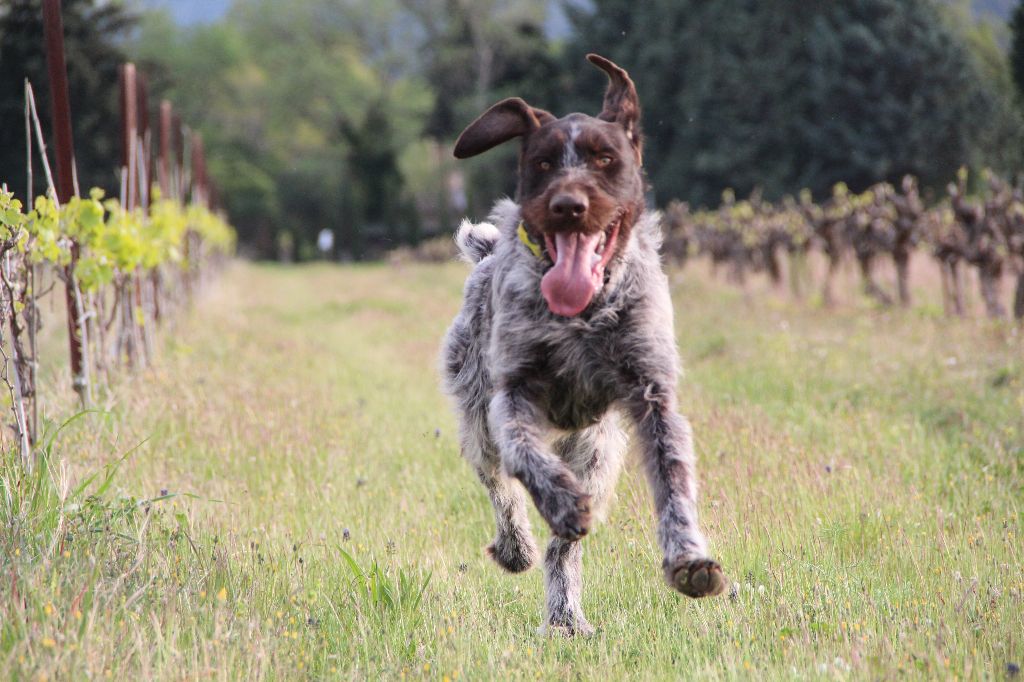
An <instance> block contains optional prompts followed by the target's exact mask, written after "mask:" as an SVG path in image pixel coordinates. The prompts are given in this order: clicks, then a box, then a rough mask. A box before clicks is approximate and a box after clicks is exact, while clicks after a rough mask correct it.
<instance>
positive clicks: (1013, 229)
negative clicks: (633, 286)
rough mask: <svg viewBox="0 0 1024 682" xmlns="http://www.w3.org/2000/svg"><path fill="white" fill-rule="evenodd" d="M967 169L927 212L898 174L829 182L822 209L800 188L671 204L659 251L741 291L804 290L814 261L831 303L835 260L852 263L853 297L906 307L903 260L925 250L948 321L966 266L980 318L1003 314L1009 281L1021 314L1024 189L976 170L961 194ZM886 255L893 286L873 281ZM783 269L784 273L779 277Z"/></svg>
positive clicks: (913, 185)
mask: <svg viewBox="0 0 1024 682" xmlns="http://www.w3.org/2000/svg"><path fill="white" fill-rule="evenodd" d="M968 179H969V178H968V171H967V170H966V169H961V171H960V172H959V173H958V174H957V179H956V182H953V183H950V184H949V186H948V188H947V193H948V199H947V200H946V201H944V202H942V203H939V204H936V205H934V206H931V207H928V206H926V205H925V202H924V201H923V200H922V197H921V193H920V190H919V188H918V183H917V180H916V179H915V178H913V177H911V176H906V177H904V178H903V181H902V183H901V184H900V187H899V189H896V188H895V187H893V186H892V185H891V184H889V183H879V184H876V185H873V186H871V187H869V188H868V189H867V190H866V191H864V192H863V193H860V194H857V193H854V192H851V191H850V190H849V189H848V188H847V186H846V185H844V184H838V185H836V186H835V188H834V189H833V192H832V196H831V197H830V198H829V199H828V200H827V201H825V202H823V203H816V202H814V201H813V200H812V198H811V196H810V193H809V192H806V191H805V192H802V193H801V194H800V196H799V199H793V198H792V197H787V198H785V199H784V200H783V201H782V202H780V203H779V204H771V203H769V202H767V201H764V200H763V199H762V198H761V197H760V196H758V195H756V194H755V195H754V196H751V197H749V198H748V199H746V200H739V201H738V200H737V199H736V197H735V195H734V194H733V192H732V191H731V190H727V191H726V192H725V193H724V194H723V197H722V205H721V207H720V208H718V209H717V210H713V211H706V210H705V211H696V212H691V211H690V209H689V207H688V206H687V205H686V204H684V203H681V202H673V203H671V204H670V205H669V206H668V207H667V209H666V230H667V232H668V237H667V240H666V247H665V248H666V251H667V252H668V254H669V255H670V256H671V257H672V258H673V260H674V261H675V262H677V263H680V264H685V263H686V261H687V260H688V259H689V258H691V257H693V256H706V257H707V258H709V259H710V261H711V262H712V263H713V264H714V266H716V267H718V266H724V267H726V268H728V273H729V277H730V279H731V280H732V281H734V282H736V283H738V284H740V285H743V284H744V282H745V279H746V277H747V274H748V273H750V272H760V273H765V274H766V275H767V276H768V277H769V278H770V280H771V282H772V283H773V284H775V285H780V286H781V285H783V284H784V279H788V280H789V285H790V288H791V290H792V292H793V293H794V295H796V296H798V297H800V296H803V295H805V294H806V293H807V289H808V288H809V286H811V283H810V282H809V281H808V280H809V278H810V276H809V271H808V268H807V257H808V254H809V253H810V252H812V251H815V252H818V253H819V254H821V256H823V258H824V260H825V263H826V266H825V268H824V273H823V275H822V277H821V280H822V281H821V282H820V286H821V299H822V302H823V303H824V304H825V305H826V306H831V305H832V304H833V303H834V300H835V292H834V288H835V282H834V280H835V277H836V274H837V273H838V272H839V269H840V266H841V264H842V263H843V262H844V260H850V259H853V260H855V261H856V263H857V267H858V270H859V273H860V278H861V282H862V287H863V292H864V294H865V295H867V296H869V297H870V298H872V299H874V300H875V301H876V302H877V303H878V304H879V305H882V306H889V305H893V304H894V303H895V302H898V303H899V305H901V306H903V307H907V306H910V304H911V291H910V284H909V281H910V274H909V270H910V262H911V256H912V254H913V253H914V251H915V250H922V251H927V252H928V253H929V254H930V256H931V258H932V259H933V260H934V262H935V264H936V265H937V267H938V269H939V271H940V281H941V286H942V301H943V307H944V309H945V311H946V314H948V315H957V316H963V315H964V314H965V303H964V296H965V272H964V271H965V269H967V268H968V267H970V268H973V269H974V271H975V272H976V274H977V280H978V282H979V285H980V294H981V297H982V300H983V301H984V305H985V310H986V311H987V314H988V315H989V316H990V317H993V318H1001V317H1005V316H1006V314H1007V306H1006V302H1005V301H1004V300H1002V298H1001V288H1002V287H1001V286H1000V284H1001V281H1002V279H1003V277H1004V276H1006V275H1011V274H1012V275H1013V276H1015V277H1016V293H1015V295H1014V298H1013V305H1012V310H1013V314H1014V316H1015V317H1016V318H1017V319H1022V318H1024V187H1021V186H1014V185H1011V184H1010V183H1008V182H1007V181H1005V180H1004V179H1002V178H1000V177H999V176H998V175H996V174H995V173H992V172H988V171H986V172H985V173H984V177H983V182H984V192H983V193H981V194H980V195H978V196H972V195H970V194H969V193H968V189H967V188H968ZM884 259H887V260H889V262H891V263H892V265H893V266H894V269H895V273H896V278H895V280H896V281H895V287H886V286H884V285H883V284H882V283H881V282H880V281H879V278H878V274H877V271H878V264H879V263H880V262H881V261H882V260H884ZM787 272H788V277H787V276H786V274H785V273H787Z"/></svg>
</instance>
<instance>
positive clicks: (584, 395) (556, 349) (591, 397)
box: [535, 334, 621, 431]
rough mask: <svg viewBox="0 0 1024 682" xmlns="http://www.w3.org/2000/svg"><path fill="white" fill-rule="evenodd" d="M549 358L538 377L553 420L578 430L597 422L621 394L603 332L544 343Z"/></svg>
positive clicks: (538, 386) (542, 399) (538, 388)
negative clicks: (618, 390)
mask: <svg viewBox="0 0 1024 682" xmlns="http://www.w3.org/2000/svg"><path fill="white" fill-rule="evenodd" d="M541 348H542V350H541V352H542V354H543V356H544V357H545V359H546V361H545V363H544V370H543V371H541V372H539V373H538V375H537V376H536V377H535V381H536V384H535V388H536V394H537V395H538V397H539V398H540V403H541V404H542V405H543V407H544V408H545V411H546V412H547V417H548V419H549V420H550V421H551V423H552V424H553V425H554V426H556V427H557V428H560V429H565V430H568V431H577V430H580V429H584V428H587V427H588V426H592V425H594V424H596V423H597V422H598V421H600V420H601V418H602V417H603V416H604V415H605V413H606V412H607V411H608V410H609V408H610V407H611V405H612V403H614V402H615V401H616V400H617V399H618V398H619V396H618V392H617V388H618V387H619V386H620V384H621V382H620V381H619V380H618V376H617V372H616V368H615V364H614V360H613V357H612V353H611V348H610V344H609V341H608V339H607V338H606V337H605V336H604V335H603V334H594V335H591V336H587V335H576V336H572V335H569V336H566V337H565V338H564V339H557V340H555V341H554V342H552V339H551V338H550V337H549V338H548V339H547V342H546V343H544V344H542V346H541Z"/></svg>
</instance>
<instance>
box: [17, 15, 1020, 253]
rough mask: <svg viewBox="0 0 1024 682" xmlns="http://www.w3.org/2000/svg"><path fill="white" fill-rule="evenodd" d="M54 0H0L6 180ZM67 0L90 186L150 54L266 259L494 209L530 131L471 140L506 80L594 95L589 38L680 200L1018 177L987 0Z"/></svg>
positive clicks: (163, 86) (577, 101)
mask: <svg viewBox="0 0 1024 682" xmlns="http://www.w3.org/2000/svg"><path fill="white" fill-rule="evenodd" d="M38 4H39V0H10V2H9V3H8V5H7V7H6V8H5V9H3V10H0V136H3V138H2V139H0V174H2V175H3V177H5V178H14V179H16V178H18V177H21V175H20V174H19V171H20V169H21V168H22V167H23V164H24V160H23V159H21V158H20V155H19V154H18V153H17V149H18V146H17V145H11V144H7V142H8V141H9V139H14V138H15V137H17V135H18V131H19V130H21V124H20V121H21V118H19V116H21V113H20V109H19V108H18V104H17V102H15V101H14V99H15V98H14V97H13V96H12V94H11V93H13V94H14V95H16V94H17V92H19V88H18V87H8V86H10V85H11V84H14V83H19V82H20V80H21V79H22V78H24V76H25V75H26V74H27V73H28V74H30V73H31V72H32V71H33V70H34V69H38V68H41V67H40V66H39V64H40V63H41V61H40V60H41V56H40V55H39V50H40V46H39V43H38V41H36V40H34V39H33V37H32V36H33V35H34V33H33V32H34V31H36V30H37V26H36V24H37V23H38V20H37V18H36V16H37V8H38ZM64 4H65V12H66V14H67V15H68V19H67V24H68V25H69V37H68V40H69V45H70V46H71V47H69V53H70V54H78V55H80V58H78V59H75V58H72V59H71V63H72V66H71V68H72V70H73V71H76V70H77V71H78V74H79V76H80V77H79V78H75V77H73V78H72V82H73V83H78V85H77V86H76V87H77V88H78V90H77V91H73V92H72V98H73V104H74V105H75V107H76V111H78V112H81V116H80V117H79V118H78V120H77V121H76V126H78V127H79V128H80V131H78V130H76V133H77V137H78V139H82V140H87V142H86V143H85V145H86V146H83V148H82V150H81V151H80V152H79V167H80V168H81V172H82V174H83V176H85V177H87V178H88V182H86V183H83V184H86V185H97V186H101V187H105V188H107V189H108V190H113V189H114V187H113V185H114V183H115V182H116V179H115V178H114V177H113V176H112V175H111V174H110V172H109V169H110V168H112V167H115V166H114V165H113V164H110V163H106V161H105V156H106V157H112V156H113V155H114V154H116V149H117V144H116V140H111V139H110V137H109V136H108V135H107V134H106V133H104V132H103V130H102V129H101V128H102V126H99V125H97V122H98V121H102V120H103V118H104V116H105V115H106V113H107V112H109V111H112V110H116V102H117V100H116V92H115V91H111V90H110V88H109V83H110V79H109V78H103V77H100V76H101V75H102V74H104V73H107V72H110V70H111V69H113V68H116V64H117V63H118V62H119V61H120V60H122V59H123V58H124V57H126V56H127V57H131V58H132V59H134V60H135V61H136V62H137V63H138V64H139V66H140V69H141V71H142V72H143V73H145V74H146V75H147V76H148V78H149V81H148V82H149V86H150V89H151V90H152V93H153V95H154V96H157V97H167V98H169V99H172V100H173V101H174V102H175V103H176V105H177V106H178V108H179V109H180V110H181V112H182V116H183V118H185V119H186V120H189V121H192V122H194V123H195V125H196V126H197V127H198V128H199V129H200V130H201V131H202V132H203V135H204V139H205V141H206V143H207V146H208V149H209V151H210V159H211V162H210V174H211V177H212V180H213V182H214V184H215V185H216V186H217V188H218V189H219V192H220V195H221V197H222V199H223V203H224V205H225V206H226V208H227V209H228V211H229V213H230V215H231V218H232V222H233V223H234V224H235V225H236V226H237V227H238V230H239V237H240V245H241V248H243V249H248V250H249V251H250V252H251V253H254V254H256V255H259V256H264V257H279V256H286V257H291V258H297V259H304V258H309V257H313V256H314V255H316V251H315V246H314V245H315V239H316V235H317V233H318V232H319V231H320V230H322V229H325V228H327V229H332V230H334V231H335V233H336V236H337V239H336V240H335V242H336V245H337V246H336V252H335V253H334V254H332V255H333V256H334V257H347V258H370V257H375V256H377V255H379V254H381V253H383V252H384V251H387V250H388V249H390V248H392V247H394V246H396V245H399V244H406V243H416V242H417V241H419V240H421V239H423V238H425V237H429V236H432V235H435V234H440V233H443V232H446V231H449V230H450V229H451V226H452V225H454V224H455V222H456V221H457V219H458V218H459V217H460V216H461V215H463V214H467V213H468V214H470V215H475V216H478V217H479V216H481V215H482V214H483V213H485V212H486V210H487V209H488V207H489V205H490V203H491V202H492V201H493V199H494V198H496V197H497V196H500V195H501V194H508V193H511V192H512V191H513V190H514V187H513V186H512V184H511V183H512V178H513V172H512V169H513V168H514V164H515V150H514V149H512V148H509V149H507V150H501V151H500V152H499V153H496V154H494V155H490V157H489V158H484V159H478V160H473V161H471V162H469V163H467V164H465V165H461V166H456V165H455V164H454V163H453V162H452V161H451V160H450V148H451V143H452V141H453V139H454V138H455V136H456V135H457V134H458V132H459V130H460V129H461V128H462V127H463V126H464V125H465V124H466V123H467V122H468V121H470V120H472V118H473V117H474V116H476V115H477V114H478V113H479V112H480V111H481V110H482V109H483V108H484V107H486V106H487V105H488V104H489V103H491V102H493V101H495V100H497V99H500V98H501V97H504V96H510V95H520V96H523V97H525V98H527V99H528V100H529V101H530V102H531V103H533V104H535V105H537V106H541V107H544V108H547V109H550V110H551V111H553V112H555V113H556V114H559V115H561V114H564V113H567V112H569V111H573V110H581V111H594V110H596V108H597V107H598V105H599V100H600V93H601V92H602V89H603V84H602V83H600V82H599V81H598V80H597V79H596V78H595V76H594V75H593V74H591V73H590V70H588V69H587V68H585V64H584V62H583V55H584V54H585V53H586V52H589V51H596V52H600V53H603V54H606V55H607V56H608V57H610V58H612V59H614V60H615V61H617V62H618V63H620V64H623V65H624V66H625V67H626V68H627V69H628V70H629V71H630V74H631V75H632V77H633V78H634V80H635V81H636V83H637V86H638V89H639V91H640V95H641V100H642V103H643V106H644V126H645V135H646V138H647V140H648V141H649V142H648V146H647V153H646V156H645V162H646V167H647V170H648V174H649V177H650V180H651V184H652V187H653V191H652V195H651V196H652V201H654V202H655V203H657V204H659V205H664V204H666V203H667V202H668V201H669V200H670V199H672V198H680V199H682V200H684V201H686V202H688V203H689V204H690V205H692V206H695V207H697V206H706V207H710V208H714V207H715V206H717V204H718V203H719V201H720V197H721V193H722V191H723V189H724V188H726V187H732V188H735V191H736V192H738V193H739V194H740V195H741V196H746V195H748V194H749V193H751V192H754V191H755V190H756V191H758V192H759V193H760V195H761V196H763V197H764V198H765V199H766V200H769V201H777V200H780V199H781V198H782V197H783V196H785V195H786V194H795V193H797V192H798V191H799V190H800V189H801V188H808V189H809V190H810V192H811V194H812V196H813V197H815V198H817V199H819V200H824V199H827V198H828V197H829V196H830V192H831V189H832V187H833V186H834V185H835V184H836V183H837V182H840V181H842V182H845V183H847V185H848V187H849V188H850V191H851V192H853V193H855V194H859V193H861V192H863V191H864V190H866V189H867V188H868V187H870V186H872V185H874V184H875V183H878V182H889V183H891V184H894V185H898V184H899V182H900V179H901V178H902V177H903V176H905V175H908V174H909V175H913V176H914V177H916V178H918V179H919V181H920V183H921V188H922V191H924V192H929V191H930V192H942V191H943V184H944V183H945V181H946V179H947V178H949V177H951V176H953V175H954V174H955V173H956V170H957V169H958V168H959V167H960V166H962V165H967V166H970V167H974V168H981V167H983V166H987V167H991V168H993V169H994V170H995V171H997V172H998V173H1000V174H1002V175H1005V176H1013V175H1014V174H1015V173H1016V172H1017V171H1018V170H1019V168H1020V163H1021V150H1022V149H1024V143H1022V139H1021V130H1022V129H1024V126H1022V125H1021V124H1022V122H1024V121H1022V118H1021V109H1020V103H1019V97H1018V95H1017V91H1016V89H1015V87H1014V71H1013V68H1012V66H1011V64H1016V63H1017V62H1018V61H1020V62H1021V63H1024V59H1020V58H1018V57H1016V56H1015V55H1017V54H1018V51H1017V48H1015V47H1014V46H1015V45H1016V44H1017V43H1016V42H1014V41H1013V40H1012V39H1011V38H1013V36H1012V35H1011V34H1010V28H1008V27H1006V26H1005V25H1001V24H998V23H992V22H988V21H982V20H979V19H977V18H975V16H974V15H973V14H971V7H970V3H969V2H966V1H963V2H961V1H959V0H945V1H941V2H940V1H939V0H849V1H848V2H842V3H802V2H798V1H797V0H779V1H778V2H771V3H750V2H746V1H744V0H720V1H719V2H714V3H708V2H701V1H700V0H653V1H652V2H648V3H636V2H626V0H590V1H588V2H584V3H581V2H572V3H561V2H556V1H554V0H519V1H513V0H481V1H479V2H465V1H463V0H382V2H376V3H356V2H336V1H333V0H292V1H291V2H288V3H281V2H276V1H275V0H235V1H234V2H233V4H232V6H231V9H230V11H229V12H228V15H227V16H226V17H225V18H224V20H222V21H220V22H218V23H214V24H210V25H204V26H195V27H187V28H183V27H179V26H176V25H174V23H173V22H172V21H171V20H170V19H169V17H168V16H167V15H165V14H160V13H155V12H146V13H141V14H139V13H135V12H134V11H132V10H128V9H126V8H125V7H124V6H122V5H119V4H117V3H110V2H99V0H66V1H65V3H64ZM552 17H556V18H557V17H563V20H560V21H554V20H553V19H552ZM1014 25H1015V26H1017V27H1024V21H1018V22H1016V23H1015V24H1014ZM76 27H77V28H76ZM1017 35H1019V33H1018V34H1017ZM1018 42H1019V41H1018ZM1007 48H1009V49H1007ZM1011 57H1012V59H1011ZM46 106H47V103H46V102H41V107H42V108H43V109H44V110H45V107H46ZM44 118H45V117H44ZM19 164H20V165H19ZM972 177H973V176H972ZM11 184H12V186H13V187H15V189H16V190H17V189H18V186H17V184H16V183H14V182H13V181H11ZM978 189H980V185H972V186H970V187H968V188H967V191H968V192H971V191H976V190H978Z"/></svg>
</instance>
